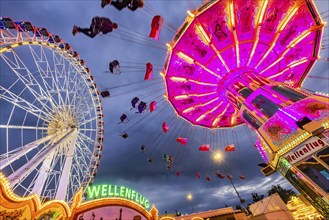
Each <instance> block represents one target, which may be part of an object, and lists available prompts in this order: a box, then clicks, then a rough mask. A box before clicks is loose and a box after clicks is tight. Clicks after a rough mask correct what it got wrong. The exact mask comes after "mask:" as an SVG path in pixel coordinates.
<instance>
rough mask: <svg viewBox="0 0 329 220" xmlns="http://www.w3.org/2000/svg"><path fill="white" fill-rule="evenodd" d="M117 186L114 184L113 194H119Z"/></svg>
mask: <svg viewBox="0 0 329 220" xmlns="http://www.w3.org/2000/svg"><path fill="white" fill-rule="evenodd" d="M117 188H118V186H114V196H119V193H118V191H117Z"/></svg>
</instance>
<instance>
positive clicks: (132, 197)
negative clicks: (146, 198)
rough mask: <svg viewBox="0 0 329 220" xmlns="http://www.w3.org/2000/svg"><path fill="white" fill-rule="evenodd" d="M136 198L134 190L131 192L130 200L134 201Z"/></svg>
mask: <svg viewBox="0 0 329 220" xmlns="http://www.w3.org/2000/svg"><path fill="white" fill-rule="evenodd" d="M135 196H136V192H135V191H134V190H131V198H130V199H131V200H133V199H134V197H135Z"/></svg>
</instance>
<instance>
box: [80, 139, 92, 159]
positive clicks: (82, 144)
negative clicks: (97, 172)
mask: <svg viewBox="0 0 329 220" xmlns="http://www.w3.org/2000/svg"><path fill="white" fill-rule="evenodd" d="M77 143H79V144H80V146H79V148H78V149H79V150H80V151H81V152H80V153H81V154H80V155H83V154H86V155H87V156H88V157H86V158H91V157H92V155H93V153H92V152H91V151H90V146H88V145H87V144H86V143H85V141H84V140H83V139H82V138H81V137H80V135H78V139H77Z"/></svg>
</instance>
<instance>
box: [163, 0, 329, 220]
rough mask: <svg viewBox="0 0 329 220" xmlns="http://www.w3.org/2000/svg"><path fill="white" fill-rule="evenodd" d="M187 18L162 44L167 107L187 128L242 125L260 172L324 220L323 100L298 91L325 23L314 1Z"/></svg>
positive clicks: (266, 0)
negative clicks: (286, 185) (277, 176)
mask: <svg viewBox="0 0 329 220" xmlns="http://www.w3.org/2000/svg"><path fill="white" fill-rule="evenodd" d="M188 14H189V16H188V17H187V18H186V20H185V22H184V23H183V25H182V26H181V27H180V29H179V30H178V32H177V34H176V35H175V36H174V39H173V40H172V42H171V43H170V44H169V45H168V48H169V49H168V53H167V58H166V62H165V66H164V71H163V73H162V75H163V77H164V79H165V83H166V90H167V92H166V96H167V99H168V101H169V102H170V103H171V105H172V106H173V107H174V108H175V111H176V112H177V114H178V115H180V116H181V117H182V118H184V119H186V120H187V121H189V122H190V123H192V124H193V125H198V126H202V127H206V128H209V129H216V128H225V127H233V126H237V125H240V124H242V123H246V124H247V125H248V126H249V127H250V128H251V129H252V130H254V131H255V132H256V133H257V136H258V138H257V139H258V140H257V143H256V146H257V148H258V150H259V151H260V153H261V155H262V156H263V159H264V160H265V161H266V163H267V164H266V165H264V168H263V169H262V172H263V173H264V174H265V175H270V174H271V173H273V172H274V171H275V170H278V171H279V172H280V173H281V174H282V175H283V176H285V177H286V178H287V180H288V181H289V182H290V183H291V184H292V185H293V186H294V187H295V188H296V189H297V190H298V191H299V192H300V193H302V194H303V195H304V196H305V197H306V198H307V199H308V200H309V201H310V202H311V203H312V204H313V205H314V207H316V208H317V209H318V210H319V211H320V213H321V214H322V215H323V216H327V217H328V216H329V213H328V210H329V201H328V193H329V188H328V186H329V178H328V176H329V173H328V166H329V157H328V155H329V154H328V148H327V147H328V128H329V103H328V96H327V95H325V94H314V93H311V92H309V91H306V90H304V89H302V88H301V86H302V84H303V82H304V80H305V78H306V77H307V76H308V74H309V72H310V70H311V69H312V67H313V65H314V63H315V61H316V60H317V59H318V58H319V50H320V42H321V38H322V32H323V29H324V25H325V24H324V22H323V21H322V20H321V17H320V14H319V12H318V11H317V9H316V7H315V5H314V3H313V1H304V0H296V1H288V2H287V1H279V0H271V1H270V0H263V1H257V0H255V1H231V0H224V1H217V0H213V1H207V2H205V3H204V4H203V5H202V6H201V7H199V8H198V9H196V10H194V11H192V12H189V13H188ZM326 134H327V135H326Z"/></svg>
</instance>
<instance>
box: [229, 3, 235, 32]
mask: <svg viewBox="0 0 329 220" xmlns="http://www.w3.org/2000/svg"><path fill="white" fill-rule="evenodd" d="M229 13H230V21H231V24H232V26H233V27H235V18H234V5H233V2H230V11H229Z"/></svg>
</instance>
